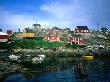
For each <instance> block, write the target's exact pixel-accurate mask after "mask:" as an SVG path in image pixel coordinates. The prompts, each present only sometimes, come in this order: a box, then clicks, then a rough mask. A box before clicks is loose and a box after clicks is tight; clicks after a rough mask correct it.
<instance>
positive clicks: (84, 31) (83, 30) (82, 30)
mask: <svg viewBox="0 0 110 82" xmlns="http://www.w3.org/2000/svg"><path fill="white" fill-rule="evenodd" d="M75 33H78V34H89V33H90V31H89V29H88V27H87V26H77V27H76V28H75Z"/></svg>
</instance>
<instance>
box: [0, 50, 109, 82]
mask: <svg viewBox="0 0 110 82" xmlns="http://www.w3.org/2000/svg"><path fill="white" fill-rule="evenodd" d="M86 52H91V53H93V54H95V55H97V56H102V57H104V56H107V57H110V51H109V50H103V51H92V50H85V49H59V50H52V49H48V50H44V49H34V50H32V49H19V50H15V51H14V52H6V51H5V52H0V81H3V80H4V79H5V78H6V77H7V75H9V74H11V73H17V72H18V73H19V72H20V73H24V74H26V73H28V72H29V69H30V68H29V67H31V66H40V65H41V64H40V65H39V64H36V65H33V64H32V58H33V57H37V56H38V55H39V54H44V55H45V56H46V57H47V58H48V57H50V58H51V57H52V58H53V57H65V58H66V57H82V55H83V54H84V53H86ZM105 53H106V55H105ZM10 54H14V55H19V56H21V58H20V59H19V60H17V61H13V60H10V59H9V55H10ZM31 72H32V71H31ZM34 72H35V71H34ZM36 73H37V74H38V73H39V71H36Z"/></svg>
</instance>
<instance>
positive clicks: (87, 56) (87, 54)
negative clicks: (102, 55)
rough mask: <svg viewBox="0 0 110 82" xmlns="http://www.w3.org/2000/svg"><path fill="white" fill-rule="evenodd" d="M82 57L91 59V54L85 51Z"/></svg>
mask: <svg viewBox="0 0 110 82" xmlns="http://www.w3.org/2000/svg"><path fill="white" fill-rule="evenodd" d="M83 59H88V60H89V59H93V54H91V53H86V54H84V55H83Z"/></svg>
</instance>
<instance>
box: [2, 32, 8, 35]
mask: <svg viewBox="0 0 110 82" xmlns="http://www.w3.org/2000/svg"><path fill="white" fill-rule="evenodd" d="M0 35H8V34H6V33H3V32H0Z"/></svg>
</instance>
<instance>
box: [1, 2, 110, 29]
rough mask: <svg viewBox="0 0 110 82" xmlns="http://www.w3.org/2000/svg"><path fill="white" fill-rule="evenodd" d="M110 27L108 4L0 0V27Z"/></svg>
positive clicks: (109, 4) (109, 5) (109, 3)
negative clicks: (35, 25)
mask: <svg viewBox="0 0 110 82" xmlns="http://www.w3.org/2000/svg"><path fill="white" fill-rule="evenodd" d="M36 20H37V22H38V23H40V24H41V25H42V26H43V27H46V28H47V27H49V28H50V27H52V26H58V27H62V28H65V27H69V28H71V29H74V28H75V27H76V26H78V25H86V26H88V27H90V28H91V29H97V27H98V25H97V24H98V23H99V26H100V27H102V26H104V27H108V28H109V27H110V0H0V27H1V28H2V29H3V30H7V29H14V30H15V29H17V28H25V27H28V26H30V27H31V26H32V24H33V23H36Z"/></svg>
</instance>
